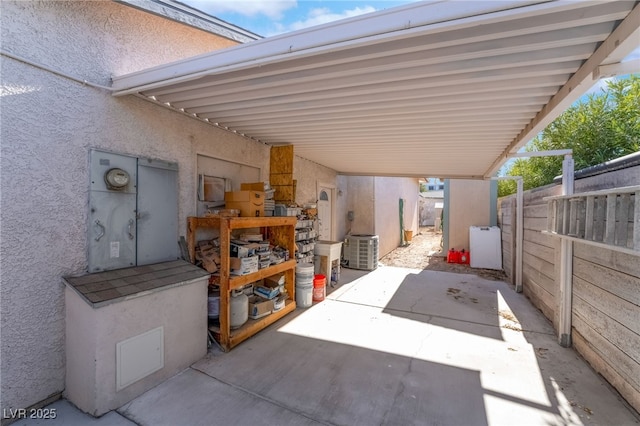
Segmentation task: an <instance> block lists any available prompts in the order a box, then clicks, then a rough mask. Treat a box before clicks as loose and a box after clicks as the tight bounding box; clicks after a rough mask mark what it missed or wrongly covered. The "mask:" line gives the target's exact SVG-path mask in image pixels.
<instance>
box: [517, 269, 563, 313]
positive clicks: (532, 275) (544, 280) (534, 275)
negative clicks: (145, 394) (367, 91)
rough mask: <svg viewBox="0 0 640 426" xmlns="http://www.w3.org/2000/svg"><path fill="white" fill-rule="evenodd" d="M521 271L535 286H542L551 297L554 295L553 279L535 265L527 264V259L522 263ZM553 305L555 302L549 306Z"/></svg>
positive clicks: (554, 285)
mask: <svg viewBox="0 0 640 426" xmlns="http://www.w3.org/2000/svg"><path fill="white" fill-rule="evenodd" d="M522 271H523V274H526V275H527V276H528V277H529V279H530V280H531V281H532V282H533V283H535V284H536V285H537V286H539V287H541V288H543V289H544V291H546V292H547V293H549V294H550V295H551V297H554V296H555V295H556V294H557V293H558V291H557V285H556V283H555V281H554V279H553V278H550V277H548V276H546V275H545V274H543V273H542V272H541V271H539V270H538V269H536V268H535V267H533V266H531V265H529V263H527V261H525V262H524V264H523V265H522ZM554 305H555V303H552V304H551V305H550V306H554Z"/></svg>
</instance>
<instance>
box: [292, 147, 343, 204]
mask: <svg viewBox="0 0 640 426" xmlns="http://www.w3.org/2000/svg"><path fill="white" fill-rule="evenodd" d="M293 178H294V179H295V180H297V184H296V194H295V195H296V202H297V203H298V204H300V205H303V204H306V203H315V202H316V201H317V199H318V189H317V183H318V182H324V183H327V184H330V185H335V183H336V178H337V172H336V171H335V170H333V169H330V168H328V167H325V166H321V165H320V164H318V163H314V162H313V161H309V160H307V159H305V158H302V157H300V156H297V155H295V156H294V157H293ZM333 201H334V202H335V201H336V200H335V199H334V200H333Z"/></svg>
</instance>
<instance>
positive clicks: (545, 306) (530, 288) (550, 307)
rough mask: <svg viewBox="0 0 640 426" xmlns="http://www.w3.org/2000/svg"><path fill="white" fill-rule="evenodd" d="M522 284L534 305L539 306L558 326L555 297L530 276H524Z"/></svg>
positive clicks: (525, 293)
mask: <svg viewBox="0 0 640 426" xmlns="http://www.w3.org/2000/svg"><path fill="white" fill-rule="evenodd" d="M522 286H523V292H524V295H525V296H527V297H528V298H529V300H530V301H531V303H533V306H535V307H536V308H538V309H539V310H540V312H542V314H543V315H544V316H545V317H546V318H547V319H548V320H549V321H551V322H552V323H553V325H554V327H555V326H556V323H557V320H556V308H555V299H554V298H553V296H552V295H551V294H549V292H547V291H546V290H545V289H544V288H542V287H540V286H538V285H537V284H536V283H534V282H533V281H532V280H531V279H530V278H529V277H527V276H523V279H522Z"/></svg>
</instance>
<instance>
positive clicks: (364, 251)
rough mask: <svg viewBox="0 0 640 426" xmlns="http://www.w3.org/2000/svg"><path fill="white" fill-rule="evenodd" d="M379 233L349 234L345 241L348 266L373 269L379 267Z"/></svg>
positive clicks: (345, 255) (345, 256)
mask: <svg viewBox="0 0 640 426" xmlns="http://www.w3.org/2000/svg"><path fill="white" fill-rule="evenodd" d="M378 243H379V238H378V236H377V235H348V236H347V238H346V239H345V243H344V246H343V248H344V258H345V260H346V261H347V267H349V268H351V269H364V270H367V271H373V270H374V269H376V268H377V267H378Z"/></svg>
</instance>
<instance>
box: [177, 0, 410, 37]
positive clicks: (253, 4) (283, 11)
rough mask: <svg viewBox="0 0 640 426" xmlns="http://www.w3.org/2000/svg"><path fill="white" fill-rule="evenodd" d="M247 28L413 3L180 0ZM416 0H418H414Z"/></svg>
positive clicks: (279, 28) (270, 28)
mask: <svg viewBox="0 0 640 426" xmlns="http://www.w3.org/2000/svg"><path fill="white" fill-rule="evenodd" d="M179 1H180V2H181V3H184V4H186V5H189V6H191V7H194V8H196V9H198V10H201V11H203V12H205V13H207V14H209V15H212V16H215V17H216V18H219V19H222V20H223V21H227V22H229V23H230V24H233V25H237V26H239V27H241V28H244V29H245V30H249V31H251V32H253V33H256V34H258V35H261V36H263V37H269V36H273V35H277V34H281V33H284V32H289V31H295V30H299V29H302V28H307V27H311V26H314V25H320V24H324V23H327V22H332V21H337V20H339V19H344V18H350V17H352V16H357V15H362V14H365V13H371V12H375V11H378V10H383V9H388V8H390V7H394V6H400V5H402V4H406V3H412V1H411V0H391V1H369V0H359V1H358V0H356V1H343V0H324V1H323V0H300V1H297V0H179ZM413 1H415V0H413Z"/></svg>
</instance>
